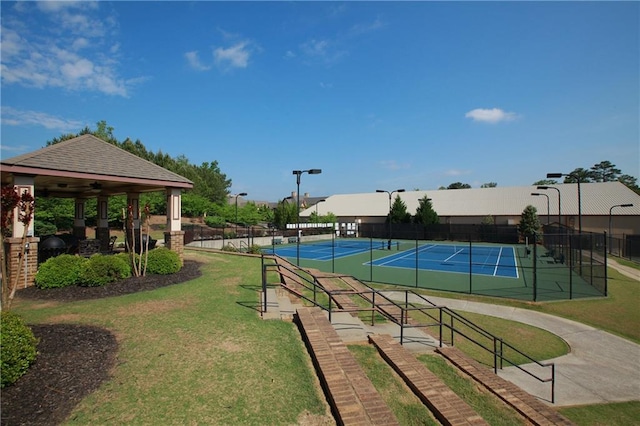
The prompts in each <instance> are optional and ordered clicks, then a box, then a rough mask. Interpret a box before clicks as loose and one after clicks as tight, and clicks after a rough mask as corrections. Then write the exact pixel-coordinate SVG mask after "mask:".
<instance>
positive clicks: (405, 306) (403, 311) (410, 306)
mask: <svg viewBox="0 0 640 426" xmlns="http://www.w3.org/2000/svg"><path fill="white" fill-rule="evenodd" d="M276 257H278V256H277V255H275V256H265V255H263V256H262V290H263V295H264V304H263V308H264V311H262V312H261V313H264V312H266V309H267V295H266V294H267V292H266V286H267V279H266V273H267V270H268V269H269V268H274V267H275V268H284V269H285V270H287V271H289V272H291V273H293V274H295V275H296V276H297V277H299V278H300V279H301V281H300V284H301V285H302V286H303V287H304V288H305V289H307V290H310V291H313V299H311V298H309V297H307V296H305V295H304V294H302V293H299V294H298V296H299V297H301V298H303V299H305V300H307V301H308V302H310V303H312V304H313V305H314V306H318V307H320V308H321V309H323V310H326V311H327V312H328V314H329V322H331V312H332V299H333V297H332V296H333V295H339V294H349V295H357V296H360V297H362V298H363V299H365V300H368V301H370V302H371V304H372V307H371V308H362V309H356V310H352V311H356V312H359V311H372V320H371V321H372V324H373V314H374V313H375V312H376V311H377V312H378V313H380V314H381V315H382V316H383V317H385V318H386V319H388V320H389V321H391V322H392V323H394V324H396V325H398V326H399V327H400V344H403V339H404V328H405V327H411V328H419V327H428V326H438V327H439V333H440V347H442V346H443V342H442V337H443V335H444V334H443V332H444V330H445V329H448V330H449V331H450V333H451V335H450V336H451V346H454V336H455V335H456V334H457V335H459V336H462V337H464V338H466V339H467V340H468V341H470V342H471V343H473V344H475V345H476V346H478V347H480V348H482V349H483V350H485V351H487V352H489V353H491V354H493V370H494V373H496V374H497V372H498V368H499V369H502V368H503V364H504V362H505V361H506V362H507V363H508V364H510V365H512V366H513V367H516V368H517V369H518V370H520V371H522V372H524V373H526V374H528V375H529V376H531V377H533V378H534V379H536V380H538V381H539V382H540V383H548V382H551V403H555V364H554V363H543V362H540V361H537V360H536V359H534V358H532V357H531V356H529V355H527V354H526V353H524V352H522V351H521V350H519V349H517V348H516V347H514V346H513V345H511V344H509V343H507V342H505V341H504V340H503V339H502V338H501V337H498V336H495V335H494V334H492V333H490V332H489V331H487V330H485V329H483V328H482V327H480V326H479V325H477V324H475V323H474V322H473V321H471V320H469V319H468V318H466V317H464V316H463V315H460V314H459V313H457V312H455V311H453V310H452V309H450V308H447V307H446V306H438V305H436V304H434V303H433V302H431V301H430V300H428V299H427V298H425V297H424V296H422V295H421V294H419V293H416V292H414V291H412V290H404V294H405V298H404V299H405V300H404V302H403V303H399V302H397V301H396V300H393V299H391V298H390V297H388V296H386V295H385V294H383V293H382V291H380V290H375V289H372V288H370V287H368V286H366V285H365V284H363V285H364V286H365V287H367V288H368V290H366V291H356V290H327V289H325V288H324V287H323V286H322V285H320V283H319V282H318V280H317V278H316V277H315V276H313V275H311V276H313V280H310V279H309V278H307V277H306V276H305V274H306V275H310V274H308V273H307V272H305V273H304V274H302V273H300V268H298V267H295V266H294V267H293V268H289V267H287V266H286V265H285V264H279V263H274V264H265V258H266V259H269V258H270V259H273V260H275V258H276ZM305 283H306V284H305ZM318 289H320V291H321V292H322V293H324V294H326V295H327V297H328V300H329V306H328V308H326V307H324V306H323V305H321V304H320V303H318V302H317V300H316V299H317V298H316V294H317V291H318ZM367 294H371V297H370V299H367V298H366V297H365V295H367ZM409 296H412V297H414V298H417V299H418V302H417V303H416V302H410V301H409ZM376 298H378V300H380V299H382V301H383V302H384V303H380V302H376ZM389 305H391V306H393V307H394V308H396V309H399V310H400V318H399V319H398V318H396V316H395V315H393V314H392V313H391V312H389V310H388V309H385V308H386V306H389ZM261 309H262V307H261ZM433 310H437V311H438V316H437V317H436V316H434V315H432V314H431V313H430V312H431V311H433ZM412 311H418V312H420V313H422V314H424V315H426V316H427V317H429V318H431V319H432V320H433V321H434V322H435V324H433V325H424V324H422V325H420V324H418V325H416V324H410V323H409V312H412ZM444 314H446V315H449V318H450V324H446V323H445V322H444V321H443V317H444ZM454 320H456V321H458V322H459V323H461V324H462V325H464V326H466V327H469V328H470V329H471V330H472V331H474V332H476V333H478V334H480V335H481V336H482V337H484V338H486V339H489V340H491V341H492V342H493V345H492V346H493V347H488V346H485V345H484V344H482V342H480V341H478V340H476V339H475V338H473V337H472V336H469V335H467V334H466V333H465V332H464V331H462V329H461V328H460V327H458V328H456V327H455V321H454ZM505 347H506V348H508V349H510V350H513V351H514V352H516V353H517V354H519V355H521V356H522V357H524V358H525V359H527V360H528V361H530V362H531V363H533V364H536V365H538V366H540V367H543V368H551V377H549V378H543V377H539V376H537V375H536V374H534V373H533V372H530V371H528V370H526V369H525V368H523V367H521V366H520V365H517V364H516V363H514V362H513V361H512V360H510V359H509V358H507V357H505V356H504V348H505Z"/></svg>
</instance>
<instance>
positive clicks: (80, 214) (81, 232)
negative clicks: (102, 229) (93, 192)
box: [73, 198, 87, 240]
mask: <svg viewBox="0 0 640 426" xmlns="http://www.w3.org/2000/svg"><path fill="white" fill-rule="evenodd" d="M86 203H87V200H85V199H84V198H76V200H75V215H74V218H73V235H74V236H76V237H78V238H79V239H81V240H84V239H85V238H87V228H86V227H85V226H86V225H85V212H84V208H85V205H86Z"/></svg>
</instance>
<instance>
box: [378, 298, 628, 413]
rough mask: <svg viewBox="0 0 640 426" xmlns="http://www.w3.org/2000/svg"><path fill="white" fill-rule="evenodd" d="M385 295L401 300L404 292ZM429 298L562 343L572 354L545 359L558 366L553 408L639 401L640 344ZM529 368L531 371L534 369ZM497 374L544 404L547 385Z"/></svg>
mask: <svg viewBox="0 0 640 426" xmlns="http://www.w3.org/2000/svg"><path fill="white" fill-rule="evenodd" d="M384 293H385V295H387V296H388V297H391V298H393V299H397V300H399V301H403V300H404V293H400V292H393V291H390V292H384ZM428 299H429V300H430V301H432V302H433V303H435V304H437V305H439V306H447V307H449V308H451V309H454V310H459V311H466V312H474V313H479V314H483V315H490V316H494V317H498V318H504V319H509V320H513V321H518V322H521V323H524V324H529V325H532V326H535V327H539V328H541V329H544V330H547V331H549V332H551V333H553V334H555V335H557V336H559V337H561V338H562V339H564V340H565V341H566V342H567V344H568V345H569V346H570V347H571V353H570V354H568V355H565V356H562V357H559V358H555V359H552V360H547V361H549V362H554V363H555V366H556V367H555V368H556V389H555V400H556V401H555V404H554V406H566V405H583V404H599V403H607V402H621V401H638V400H640V345H637V344H635V343H632V342H630V341H628V340H625V339H623V338H620V337H617V336H614V335H613V334H610V333H607V332H605V331H602V330H598V329H595V328H593V327H591V326H588V325H584V324H581V323H579V322H576V321H571V320H568V319H564V318H560V317H556V316H553V315H548V314H544V313H540V312H535V311H530V310H527V309H521V308H513V307H508V306H500V305H492V304H488V303H479V302H470V301H466V300H457V299H446V298H441V297H428ZM415 302H418V300H415ZM530 368H531V370H530V371H533V369H534V367H530ZM499 375H500V376H501V377H504V378H505V379H507V380H509V381H511V382H513V383H515V384H516V385H518V386H520V387H521V388H522V389H524V390H525V391H527V392H529V393H531V394H532V395H536V396H540V397H542V399H548V395H549V385H548V384H540V383H539V382H538V381H537V380H535V379H531V378H529V377H528V375H526V374H522V373H521V372H520V373H518V372H517V369H516V368H515V367H509V368H505V369H504V370H502V371H501V372H500V373H499Z"/></svg>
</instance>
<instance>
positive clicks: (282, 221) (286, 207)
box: [273, 199, 298, 229]
mask: <svg viewBox="0 0 640 426" xmlns="http://www.w3.org/2000/svg"><path fill="white" fill-rule="evenodd" d="M297 215H298V209H297V207H296V204H295V202H292V203H290V202H288V200H286V199H285V200H282V201H280V202H279V203H278V205H277V206H276V209H275V211H274V212H273V224H274V225H275V227H276V228H278V229H285V228H286V226H287V223H296V222H297V219H298V216H297Z"/></svg>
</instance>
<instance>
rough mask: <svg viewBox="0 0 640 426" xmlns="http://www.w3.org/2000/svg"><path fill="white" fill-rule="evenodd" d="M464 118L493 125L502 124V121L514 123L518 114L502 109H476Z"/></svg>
mask: <svg viewBox="0 0 640 426" xmlns="http://www.w3.org/2000/svg"><path fill="white" fill-rule="evenodd" d="M464 116H465V117H467V118H470V119H472V120H473V121H479V122H483V123H491V124H495V123H500V122H501V121H513V120H515V119H516V118H517V114H516V113H514V112H506V111H503V110H501V109H500V108H491V109H485V108H476V109H474V110H471V111H469V112H467V113H466V114H465V115H464Z"/></svg>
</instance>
